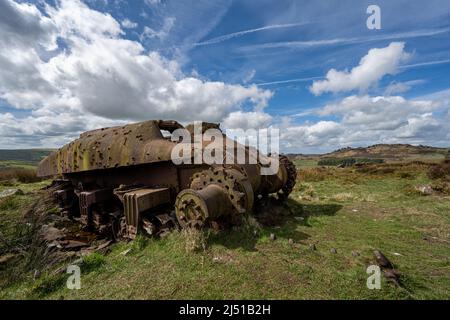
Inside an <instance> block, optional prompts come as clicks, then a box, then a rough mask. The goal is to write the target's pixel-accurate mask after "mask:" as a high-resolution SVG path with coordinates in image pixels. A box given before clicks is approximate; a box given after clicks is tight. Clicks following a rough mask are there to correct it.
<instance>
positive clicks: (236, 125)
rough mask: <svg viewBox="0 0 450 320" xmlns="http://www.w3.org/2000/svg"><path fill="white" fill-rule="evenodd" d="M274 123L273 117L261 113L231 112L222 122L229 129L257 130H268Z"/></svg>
mask: <svg viewBox="0 0 450 320" xmlns="http://www.w3.org/2000/svg"><path fill="white" fill-rule="evenodd" d="M271 122H272V116H271V115H269V114H267V113H265V112H261V111H255V112H243V111H235V112H231V113H230V114H229V115H228V116H227V117H226V118H225V119H224V120H223V122H222V124H223V126H224V127H225V128H227V129H243V130H247V129H257V128H267V127H269V125H270V124H271Z"/></svg>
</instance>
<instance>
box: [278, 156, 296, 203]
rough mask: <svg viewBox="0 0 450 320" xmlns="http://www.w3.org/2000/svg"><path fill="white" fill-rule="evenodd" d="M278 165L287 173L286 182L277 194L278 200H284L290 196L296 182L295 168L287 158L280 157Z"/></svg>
mask: <svg viewBox="0 0 450 320" xmlns="http://www.w3.org/2000/svg"><path fill="white" fill-rule="evenodd" d="M280 165H281V166H284V168H285V169H286V173H287V180H286V183H285V184H284V185H283V187H282V188H281V189H280V190H279V191H278V192H277V196H278V199H280V200H281V201H284V200H286V199H287V198H288V197H289V195H290V194H291V192H292V190H293V189H294V187H295V183H296V181H297V168H296V167H295V164H293V163H292V161H291V160H289V158H288V157H286V156H283V155H280Z"/></svg>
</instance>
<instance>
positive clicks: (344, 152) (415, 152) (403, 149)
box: [321, 144, 450, 161]
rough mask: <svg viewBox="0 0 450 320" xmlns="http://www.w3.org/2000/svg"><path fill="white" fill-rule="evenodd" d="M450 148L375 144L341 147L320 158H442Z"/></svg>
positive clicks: (449, 151)
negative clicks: (359, 146)
mask: <svg viewBox="0 0 450 320" xmlns="http://www.w3.org/2000/svg"><path fill="white" fill-rule="evenodd" d="M446 155H450V148H435V147H429V146H412V145H409V144H377V145H373V146H369V147H361V148H343V149H339V150H336V151H333V152H331V153H327V154H324V155H322V156H321V157H322V158H381V159H386V160H402V161H404V160H442V159H443V158H445V156H446Z"/></svg>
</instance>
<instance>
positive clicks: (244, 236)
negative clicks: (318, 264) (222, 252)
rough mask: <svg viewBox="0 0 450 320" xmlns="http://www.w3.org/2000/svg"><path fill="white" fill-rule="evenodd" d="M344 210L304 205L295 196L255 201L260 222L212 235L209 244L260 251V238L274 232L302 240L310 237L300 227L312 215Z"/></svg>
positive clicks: (256, 216)
mask: <svg viewBox="0 0 450 320" xmlns="http://www.w3.org/2000/svg"><path fill="white" fill-rule="evenodd" d="M341 209H342V206H341V205H339V204H302V203H299V202H297V201H294V200H291V199H288V200H287V201H286V202H284V203H279V202H278V201H275V200H273V199H270V200H268V201H266V202H265V203H257V204H255V213H256V215H255V218H256V221H257V222H256V224H254V225H252V224H249V223H248V222H245V223H244V224H243V225H242V226H240V227H238V228H233V229H232V230H225V231H221V232H218V233H215V234H211V235H210V236H209V238H208V243H209V244H220V245H223V246H224V247H226V248H229V249H236V248H242V249H244V250H246V251H256V248H255V245H256V243H257V242H258V240H259V239H261V238H264V237H265V238H269V237H270V234H271V233H274V234H275V235H276V237H277V238H278V239H285V240H288V239H292V240H293V241H294V242H302V241H304V240H307V239H308V238H309V237H310V236H309V235H308V234H307V233H305V232H302V231H299V230H298V226H310V224H309V222H308V219H309V217H311V216H319V215H327V216H331V215H335V214H336V213H337V212H338V211H339V210H341ZM300 217H301V218H300Z"/></svg>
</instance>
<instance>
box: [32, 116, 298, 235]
mask: <svg viewBox="0 0 450 320" xmlns="http://www.w3.org/2000/svg"><path fill="white" fill-rule="evenodd" d="M194 128H195V125H188V126H186V127H183V126H182V125H181V124H179V123H178V122H176V121H163V120H149V121H144V122H140V123H134V124H128V125H125V126H119V127H110V128H102V129H97V130H93V131H89V132H85V133H82V134H81V135H80V137H79V138H78V139H76V140H74V141H72V142H70V143H69V144H67V145H65V146H63V147H62V148H61V149H59V150H57V151H55V152H53V153H52V154H50V155H49V156H48V157H47V158H45V159H43V160H42V161H41V163H40V164H39V167H38V170H37V174H38V176H40V177H55V178H54V179H55V180H54V181H53V184H52V193H53V196H54V197H55V199H56V201H58V204H59V206H60V208H61V210H62V212H63V213H64V214H67V215H69V216H70V217H71V218H73V219H76V220H78V221H79V222H80V223H81V224H82V225H83V227H84V228H88V229H90V230H93V231H95V232H98V233H101V234H107V235H108V236H111V237H112V238H114V239H118V238H131V239H133V238H135V236H136V234H137V233H138V232H141V231H142V232H146V233H148V234H155V233H156V232H157V230H158V228H161V227H162V226H166V225H168V224H174V225H177V226H179V227H181V228H185V227H195V228H202V227H218V228H220V227H221V226H227V225H230V224H234V223H237V221H239V219H240V217H242V216H243V215H245V214H251V213H252V212H253V209H254V203H255V201H257V199H259V198H263V197H267V196H268V195H270V194H275V195H276V196H275V197H276V198H279V199H280V200H284V199H286V198H287V197H288V195H289V193H290V192H291V191H292V189H293V187H294V185H295V181H296V169H295V166H294V165H293V164H292V162H291V161H289V160H288V158H287V157H285V156H278V155H277V159H279V165H278V169H277V171H276V172H274V173H273V174H271V175H262V174H261V170H262V168H263V167H264V165H263V164H262V162H261V161H260V159H261V157H264V155H261V153H259V152H258V151H257V150H256V149H253V148H251V147H248V146H243V145H242V144H239V143H238V142H236V141H234V140H231V139H229V138H228V137H227V136H226V135H225V134H224V133H222V131H220V127H219V125H218V124H212V123H201V126H200V130H201V131H202V132H205V130H207V129H211V128H213V129H215V130H218V131H219V132H220V133H221V134H222V136H223V138H224V139H226V140H227V143H228V142H230V141H231V142H232V145H233V146H234V147H233V148H232V149H231V152H234V151H235V150H237V149H238V147H243V148H244V149H243V150H245V155H246V159H247V160H246V162H245V163H244V164H234V163H232V164H229V163H228V162H227V164H205V163H200V164H195V163H187V164H186V163H181V164H175V163H174V161H172V152H173V149H174V148H175V147H176V146H177V145H179V144H180V143H186V142H185V141H172V140H173V139H171V136H170V135H171V134H172V133H173V132H174V131H175V130H177V129H182V130H186V131H187V132H188V134H191V135H193V134H194V131H195V129H194ZM209 143H211V141H205V140H202V141H201V148H205V147H206V146H207V145H208V144H209ZM227 145H228V144H227ZM188 147H189V148H194V142H190V143H189V145H188ZM226 152H230V149H227V151H226ZM255 152H256V153H255ZM255 155H258V156H259V158H257V159H256V156H255ZM252 160H253V161H252ZM266 160H267V158H266Z"/></svg>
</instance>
